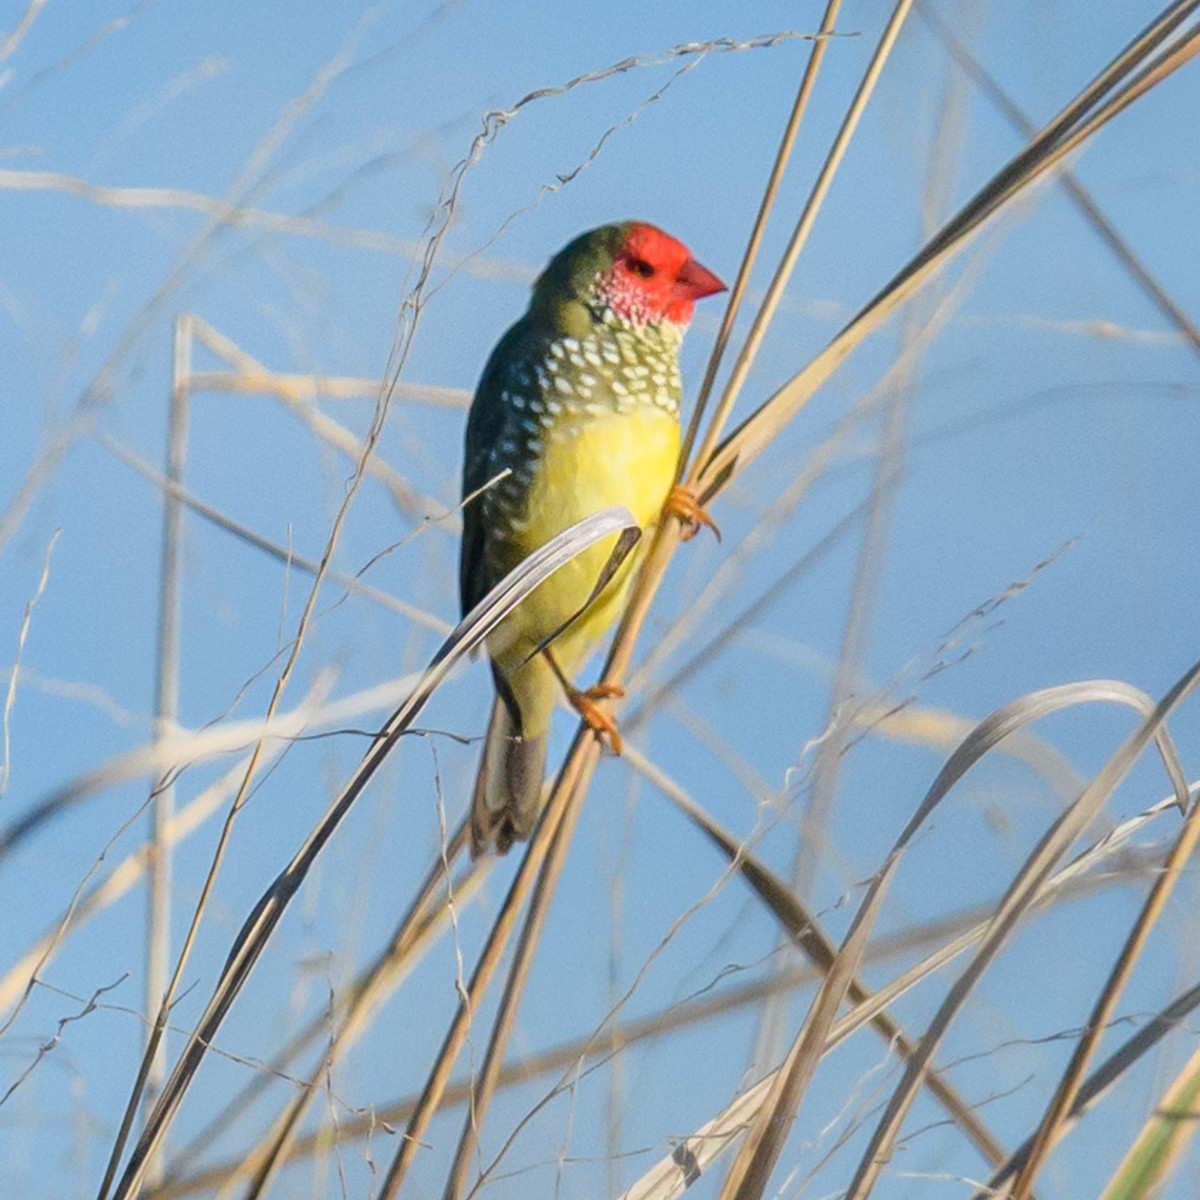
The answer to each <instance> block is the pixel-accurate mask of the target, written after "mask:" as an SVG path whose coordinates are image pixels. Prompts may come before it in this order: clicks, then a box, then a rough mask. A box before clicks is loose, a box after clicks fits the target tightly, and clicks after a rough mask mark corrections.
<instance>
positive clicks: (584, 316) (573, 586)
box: [459, 220, 725, 857]
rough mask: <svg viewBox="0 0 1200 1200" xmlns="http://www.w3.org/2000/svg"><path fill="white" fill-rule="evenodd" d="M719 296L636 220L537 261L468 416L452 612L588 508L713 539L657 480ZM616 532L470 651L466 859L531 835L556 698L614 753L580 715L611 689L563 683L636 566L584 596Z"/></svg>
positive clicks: (663, 477) (669, 460) (707, 278)
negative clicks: (474, 758) (482, 725)
mask: <svg viewBox="0 0 1200 1200" xmlns="http://www.w3.org/2000/svg"><path fill="white" fill-rule="evenodd" d="M724 290H725V285H724V284H723V283H722V282H721V280H720V279H719V278H718V277H717V276H716V275H714V274H713V272H712V271H710V270H709V269H708V268H707V267H705V266H702V265H701V264H700V263H699V262H697V261H696V259H695V258H694V257H693V256H692V253H691V251H690V250H689V249H688V248H687V246H685V245H684V244H683V243H682V242H680V241H678V240H677V239H676V238H674V237H672V236H671V235H670V234H668V233H665V232H663V230H661V229H659V228H658V227H657V226H655V225H652V224H650V223H648V222H646V221H637V220H631V221H623V222H619V223H616V224H610V225H604V226H601V227H600V228H598V229H592V230H590V231H588V232H587V233H583V234H581V235H580V236H578V237H576V238H575V239H574V240H573V241H571V242H570V243H569V244H568V245H566V246H565V247H564V248H563V249H562V250H560V251H559V252H558V253H557V254H556V255H555V256H554V257H553V258H552V259H551V260H550V263H549V265H548V266H547V267H546V268H545V270H544V271H543V272H542V273H541V275H540V276H539V277H538V278H537V280H536V281H535V283H534V284H533V292H532V297H531V299H530V302H529V307H528V309H527V311H526V312H525V314H524V315H523V316H522V317H521V318H520V319H519V320H518V321H517V322H516V323H515V324H514V325H513V326H512V327H511V328H510V329H509V330H508V332H507V333H505V334H504V335H503V337H501V339H500V340H499V342H498V343H497V344H496V346H495V348H494V349H493V351H492V353H491V355H490V357H489V359H488V361H487V364H486V366H485V367H484V370H483V374H482V376H481V377H480V381H479V385H478V387H477V389H476V391H475V395H474V399H473V401H472V403H471V409H470V413H469V415H468V418H467V428H466V438H465V446H464V456H463V476H462V495H463V535H462V547H461V557H460V563H459V590H460V599H461V602H462V611H463V614H464V615H465V614H466V613H468V612H469V611H470V610H471V609H472V608H473V607H474V606H475V604H476V603H477V602H478V601H479V600H480V599H482V598H483V596H485V595H486V594H487V592H488V591H489V590H490V589H491V588H492V587H493V586H494V585H495V584H496V583H498V582H499V581H500V580H501V579H502V578H503V577H504V576H505V575H506V574H507V573H508V572H509V571H511V570H512V569H513V568H514V567H515V566H516V565H517V564H518V563H520V562H521V560H522V559H524V558H525V557H526V556H527V555H529V554H530V553H532V552H533V551H534V550H536V549H537V548H538V547H539V546H541V545H543V544H544V543H545V542H547V541H548V540H549V539H550V538H552V537H554V536H555V535H556V534H558V533H560V532H562V531H563V530H564V529H567V528H568V527H569V526H571V525H573V524H574V523H575V522H577V521H580V520H582V519H583V518H585V517H587V516H590V515H591V514H593V513H595V512H598V511H600V510H601V509H604V508H608V507H610V506H613V505H624V506H625V507H626V508H627V509H628V510H629V511H630V512H631V513H632V514H633V517H634V519H635V520H636V521H637V523H638V525H639V526H640V527H641V528H642V530H643V533H645V532H647V531H648V530H650V529H652V528H653V527H654V525H655V523H656V522H657V520H658V518H659V516H660V514H661V512H662V511H663V508H664V504H668V502H669V507H670V510H671V511H674V512H676V513H677V514H678V515H679V516H680V518H681V520H683V521H684V522H685V524H686V525H687V527H688V528H689V530H690V531H693V532H694V531H695V529H697V528H699V526H700V525H701V524H705V525H712V526H713V528H714V530H715V528H716V527H715V525H713V522H712V520H711V518H709V517H708V514H707V513H706V512H705V511H704V510H703V509H702V508H701V507H700V506H699V505H698V504H697V503H696V500H695V497H694V495H693V494H692V493H690V492H689V491H688V490H687V489H686V488H683V487H681V486H674V487H673V485H674V483H675V473H676V466H677V459H678V455H679V446H680V421H679V408H680V402H681V399H682V383H681V379H680V371H679V347H680V343H681V341H682V339H683V334H684V332H685V330H686V329H687V326H688V324H689V322H690V321H691V318H692V313H693V307H694V305H695V303H696V301H697V300H699V299H702V298H703V297H705V296H711V295H713V294H715V293H717V292H722V291H724ZM616 537H617V535H615V534H614V535H612V536H610V537H608V538H606V539H604V540H603V541H601V542H599V543H597V544H596V545H595V546H592V547H590V548H589V549H588V550H586V551H584V552H583V553H582V554H580V555H578V556H577V557H575V558H574V559H572V560H571V561H570V562H568V563H567V564H566V565H564V566H563V567H560V568H559V570H558V571H556V572H555V573H554V574H553V575H552V576H550V577H549V578H548V579H547V580H545V581H544V582H543V583H541V584H540V585H539V586H538V587H537V588H536V589H535V590H534V591H533V592H532V593H531V594H530V595H529V596H527V597H526V598H525V599H524V600H523V601H522V602H521V603H520V604H519V605H518V606H517V607H516V608H515V609H514V610H513V612H512V613H510V614H509V615H507V616H506V617H505V618H504V620H503V621H502V622H501V623H500V624H499V625H498V626H497V627H496V629H495V630H493V631H492V633H491V634H490V635H489V636H488V638H487V654H488V657H489V659H490V662H491V670H492V678H493V681H494V684H495V697H494V700H493V705H492V713H491V718H490V720H489V722H488V728H487V734H486V737H485V739H484V749H483V755H482V758H481V761H480V766H479V771H478V776H477V779H476V783H475V789H474V795H473V799H472V813H471V845H472V854H473V855H474V856H476V857H478V856H479V855H480V854H483V853H486V852H488V851H489V850H494V851H495V852H497V853H501V854H503V853H505V852H507V850H508V849H509V848H510V847H511V846H512V844H513V842H515V841H523V840H525V839H527V838H528V837H529V835H530V833H531V832H532V829H533V827H534V825H535V823H536V821H537V818H538V816H539V814H540V811H541V798H542V783H543V777H544V774H545V762H546V745H547V740H548V736H549V728H550V719H551V714H552V712H553V710H554V708H555V705H556V702H557V700H558V698H559V695H560V693H561V694H562V695H563V696H564V697H565V698H566V700H567V701H568V702H569V703H570V704H571V705H572V706H573V707H574V708H575V709H576V710H577V711H578V712H579V713H580V714H581V715H582V716H583V718H584V719H585V720H586V721H587V723H588V724H589V725H590V726H591V727H592V728H593V729H594V730H596V731H597V733H598V734H599V735H602V736H604V737H606V738H607V740H608V742H609V744H610V746H611V747H612V748H613V749H614V750H615V751H617V752H618V753H619V752H620V749H621V742H620V735H619V733H618V731H617V728H616V725H615V723H614V722H613V720H612V718H611V717H610V716H608V715H607V713H606V712H605V711H604V710H603V709H602V708H601V707H600V706H599V705H598V704H597V701H599V700H603V699H606V698H608V697H612V696H615V695H620V694H621V692H620V689H619V688H616V687H614V686H612V685H600V686H597V687H593V688H589V689H580V688H577V687H576V686H575V684H574V683H573V682H572V679H573V677H574V675H575V674H576V672H577V671H578V670H579V669H580V667H581V666H582V665H583V663H584V661H585V660H586V659H587V657H588V655H589V654H590V653H591V651H592V650H593V649H594V648H595V645H596V643H597V642H598V641H599V640H600V639H601V638H602V637H603V635H604V634H605V632H606V631H607V630H608V628H609V627H610V625H611V624H612V623H613V621H614V620H615V619H616V616H617V615H618V613H619V612H620V609H621V602H622V600H623V599H624V596H625V594H626V591H627V590H628V586H629V583H630V580H631V578H632V575H633V571H634V568H635V565H636V563H635V560H636V559H637V554H636V553H634V554H631V555H629V557H628V558H626V559H625V561H624V562H623V563H622V564H621V565H620V567H619V568H618V569H617V571H616V573H615V574H614V575H613V576H612V578H611V579H610V580H609V581H608V582H607V583H606V584H605V586H604V588H603V590H602V591H600V593H599V595H597V596H596V597H595V598H592V593H593V591H594V590H595V588H596V585H597V582H598V580H599V579H600V578H601V575H602V572H603V570H604V568H605V565H606V564H607V562H608V560H609V556H610V554H611V552H612V549H613V546H614V545H615V542H616ZM646 543H647V539H646V538H645V537H643V538H642V540H641V542H640V546H639V549H641V548H643V547H645V545H646ZM556 631H557V632H556ZM547 639H550V641H549V644H546V643H547Z"/></svg>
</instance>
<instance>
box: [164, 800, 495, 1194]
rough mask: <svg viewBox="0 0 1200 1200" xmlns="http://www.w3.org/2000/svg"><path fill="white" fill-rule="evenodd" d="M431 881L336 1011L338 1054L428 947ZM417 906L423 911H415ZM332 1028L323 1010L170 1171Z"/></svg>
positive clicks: (466, 888) (470, 874)
mask: <svg viewBox="0 0 1200 1200" xmlns="http://www.w3.org/2000/svg"><path fill="white" fill-rule="evenodd" d="M465 829H466V823H465V822H464V823H463V824H461V825H460V827H459V829H458V830H457V831H456V832H455V834H454V835H453V836H452V838H451V840H450V841H449V843H448V844H447V849H446V857H447V859H448V860H450V861H452V860H453V859H454V858H456V857H457V854H458V846H457V843H458V840H459V839H460V838H461V837H462V836H463V831H464V830H465ZM442 870H443V865H442V858H441V856H440V855H439V857H438V861H437V862H436V863H435V864H434V865H433V867H432V868H431V871H430V875H433V874H434V873H435V872H436V873H437V874H438V876H439V877H440V875H441V872H442ZM428 879H429V876H427V877H426V881H425V884H423V885H422V887H421V888H420V889H419V891H418V896H417V898H416V899H414V901H413V903H412V904H410V906H409V908H408V910H407V911H406V912H405V914H404V916H403V917H402V918H401V920H400V922H399V924H398V925H397V926H396V928H395V930H394V931H393V933H392V936H391V937H390V938H389V939H388V943H387V945H386V946H385V947H384V948H383V950H381V951H380V953H379V954H378V955H376V957H375V959H374V961H373V962H371V963H370V964H368V965H367V967H365V968H364V969H363V970H362V971H361V972H360V973H359V974H358V975H357V976H356V978H355V979H354V980H353V981H352V982H351V984H350V986H349V988H348V989H346V991H345V993H344V994H343V996H342V997H341V999H340V1001H339V1004H338V1007H337V1009H336V1011H335V1014H334V1017H335V1019H336V1020H337V1021H338V1022H339V1025H338V1032H337V1034H336V1037H335V1042H336V1043H337V1044H338V1045H339V1047H340V1048H339V1050H338V1053H339V1054H340V1053H344V1049H345V1047H344V1046H342V1045H341V1043H342V1040H343V1039H344V1038H345V1037H346V1030H347V1025H348V1024H349V1023H350V1022H352V1020H354V1019H355V1018H358V1019H361V1016H362V1014H363V1013H364V1011H365V1010H373V1009H374V1008H376V1007H378V1005H379V1004H380V1003H382V1001H383V999H384V998H385V996H386V995H387V994H390V993H391V991H392V990H394V988H395V986H396V985H397V984H398V982H399V981H400V979H402V978H403V976H404V974H406V970H404V969H405V968H408V967H410V966H411V965H412V961H413V958H414V957H415V955H416V954H417V952H418V951H420V950H422V949H423V948H424V945H425V942H426V939H427V938H428V936H429V935H430V934H432V933H433V932H435V928H434V926H435V923H436V922H438V921H440V920H441V918H442V917H443V916H444V915H445V914H446V912H447V909H446V907H444V906H442V907H438V908H435V909H434V910H433V911H432V912H430V911H429V910H428V907H427V906H423V905H421V896H422V893H424V891H425V890H426V886H427V884H428ZM473 880H474V881H476V882H477V881H478V877H477V876H476V873H475V871H474V869H473V868H471V869H468V871H467V873H466V874H465V875H463V876H462V877H460V879H459V880H458V881H457V882H456V883H455V884H454V885H453V888H454V894H455V896H456V898H461V897H462V895H463V893H464V892H466V893H467V894H470V892H471V891H472V890H473V887H474V884H473ZM418 909H419V911H416V910H418ZM328 1028H329V1014H327V1013H321V1014H319V1015H318V1016H316V1017H314V1018H313V1019H312V1020H311V1021H310V1022H309V1023H308V1024H307V1025H306V1026H304V1028H302V1029H301V1030H299V1031H298V1032H297V1033H296V1034H295V1035H294V1036H293V1037H291V1038H290V1039H289V1040H288V1042H287V1043H286V1044H285V1045H284V1046H283V1047H282V1048H281V1049H280V1050H279V1051H278V1052H277V1053H276V1054H275V1055H274V1056H273V1057H272V1058H271V1060H270V1062H269V1063H268V1064H267V1067H266V1069H265V1070H264V1071H261V1072H256V1073H255V1074H254V1076H253V1077H252V1078H251V1080H250V1082H249V1083H247V1085H246V1086H245V1087H244V1088H243V1089H242V1090H241V1091H240V1092H239V1093H238V1094H237V1095H236V1096H234V1097H233V1098H232V1099H231V1100H230V1101H229V1102H228V1103H226V1104H225V1105H224V1106H223V1107H222V1109H221V1111H220V1112H219V1113H218V1114H217V1115H216V1116H215V1117H214V1118H213V1119H212V1120H211V1121H210V1122H209V1123H208V1124H207V1125H205V1126H204V1127H203V1128H202V1129H201V1130H200V1131H199V1132H198V1133H197V1134H196V1135H195V1136H194V1137H193V1138H192V1139H191V1141H190V1142H189V1143H188V1144H187V1145H186V1146H184V1147H183V1148H182V1149H180V1150H178V1151H176V1153H175V1154H174V1155H173V1156H172V1158H171V1164H170V1165H171V1174H172V1175H173V1176H177V1175H179V1173H180V1172H181V1171H183V1170H185V1169H186V1168H187V1167H188V1166H189V1165H190V1164H191V1163H193V1162H194V1161H195V1160H196V1159H197V1158H199V1157H200V1156H201V1155H203V1154H204V1153H205V1151H207V1150H208V1149H209V1147H210V1146H212V1145H214V1144H215V1143H216V1142H217V1140H218V1139H219V1138H220V1137H221V1135H222V1134H223V1133H225V1132H226V1131H227V1130H228V1129H229V1127H230V1126H231V1125H233V1124H234V1123H235V1122H237V1121H238V1120H240V1119H241V1117H242V1116H243V1115H244V1114H245V1112H246V1110H247V1109H249V1107H250V1106H251V1105H252V1104H254V1103H255V1102H256V1101H257V1100H258V1099H259V1098H260V1097H261V1096H262V1094H263V1092H264V1091H265V1090H266V1089H267V1088H268V1087H270V1086H271V1084H273V1083H275V1082H276V1081H277V1080H278V1079H280V1078H282V1077H285V1076H286V1075H287V1072H288V1070H289V1068H290V1065H291V1063H292V1062H293V1061H294V1060H295V1059H296V1058H297V1057H298V1056H299V1055H300V1054H302V1053H303V1052H304V1051H305V1050H306V1049H307V1048H308V1047H309V1046H311V1045H312V1044H313V1042H315V1041H316V1040H317V1039H318V1038H319V1037H321V1036H322V1035H323V1034H327V1032H328ZM306 1086H309V1087H311V1086H312V1081H311V1080H309V1081H308V1083H307V1085H306ZM260 1149H261V1144H260ZM264 1152H265V1151H264ZM260 1158H261V1154H260V1153H257V1152H254V1153H251V1154H250V1155H248V1156H245V1157H244V1158H243V1159H242V1160H239V1164H238V1165H239V1166H240V1167H241V1168H243V1169H242V1170H241V1172H240V1173H237V1172H234V1169H233V1168H232V1167H231V1175H232V1174H236V1177H238V1178H242V1177H244V1176H245V1175H248V1174H249V1172H250V1171H251V1170H252V1169H254V1167H255V1166H256V1165H257V1163H258V1162H259V1160H260ZM152 1190H153V1189H152Z"/></svg>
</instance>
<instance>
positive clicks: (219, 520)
mask: <svg viewBox="0 0 1200 1200" xmlns="http://www.w3.org/2000/svg"><path fill="white" fill-rule="evenodd" d="M192 378H193V379H195V378H196V377H195V376H194V375H193V376H192ZM97 441H99V442H100V444H101V445H102V446H104V448H105V449H107V450H111V451H112V453H113V454H115V455H116V456H117V458H119V459H120V460H121V461H122V462H123V463H125V464H127V465H128V466H130V467H132V468H133V469H134V470H135V471H136V472H137V473H138V474H139V475H141V476H142V477H143V478H144V479H146V480H148V481H149V482H150V483H152V484H153V485H154V486H155V487H156V488H158V489H159V490H160V491H161V492H162V493H163V494H164V495H170V496H172V497H174V498H175V499H176V500H178V502H179V503H180V504H181V505H183V507H184V508H188V509H190V510H191V511H192V512H194V513H195V514H196V515H197V516H198V517H201V518H203V519H204V520H205V521H208V522H209V524H211V525H213V526H215V527H216V528H217V529H220V530H221V531H222V532H224V533H228V534H230V535H231V536H232V537H235V538H237V539H238V541H241V542H245V543H246V545H248V546H253V547H254V549H255V550H259V551H261V552H262V553H263V554H266V555H267V556H268V557H269V558H273V559H274V560H275V561H276V562H277V563H281V564H282V565H284V566H286V567H287V568H288V569H289V570H295V571H299V572H300V573H301V574H302V575H310V576H315V575H316V573H317V572H318V571H319V570H320V569H321V564H320V563H319V562H318V561H317V560H316V559H315V558H308V557H306V556H305V555H303V554H299V553H297V552H296V550H294V549H292V548H290V547H288V546H284V545H282V544H281V543H279V542H276V541H272V540H271V539H270V538H268V537H264V536H263V535H262V534H261V533H257V532H255V531H254V530H253V529H251V528H250V527H249V526H247V525H243V524H242V523H241V522H240V521H235V520H234V519H233V518H232V517H231V516H230V515H229V514H228V513H225V512H222V511H221V510H220V509H219V508H215V507H214V506H213V505H211V504H207V503H206V502H205V501H203V500H201V499H200V498H199V496H197V495H195V493H193V492H190V491H188V490H187V488H183V487H179V486H177V485H176V484H173V483H171V482H170V481H169V480H168V479H167V478H166V477H165V476H164V475H163V474H162V473H161V472H159V471H156V470H155V469H154V468H153V467H152V466H150V464H149V463H148V462H146V460H145V459H143V458H142V457H140V456H139V455H137V454H134V453H133V451H132V450H130V449H129V448H128V447H126V446H123V445H122V444H121V443H120V442H118V441H117V439H116V438H114V437H112V436H110V435H109V434H106V433H101V434H97ZM453 515H454V516H457V514H456V513H455V514H453ZM446 519H447V520H448V519H449V516H447V517H446ZM440 523H442V522H441V519H440V517H435V518H434V519H429V518H428V516H427V518H426V520H425V522H424V524H425V525H426V526H429V525H437V524H440ZM325 577H326V578H327V579H329V580H332V581H333V582H334V583H336V584H337V585H338V586H339V587H342V588H345V590H346V591H348V592H352V593H353V594H354V595H356V596H361V597H362V598H363V599H364V600H370V601H371V602H372V603H374V604H378V605H379V606H380V607H381V608H386V609H388V610H389V611H391V612H395V613H399V614H400V615H401V616H402V617H407V618H408V619H409V620H410V621H413V622H415V623H416V624H418V625H422V626H424V627H425V628H426V629H431V630H432V631H433V632H434V633H436V634H438V635H439V636H440V637H445V636H446V635H447V634H448V633H450V631H451V630H452V629H453V628H454V626H453V625H451V624H449V622H447V621H444V620H442V618H441V617H438V616H435V615H434V614H433V613H431V612H426V611H425V609H423V608H419V607H418V606H417V605H415V604H409V603H408V602H407V601H405V600H401V599H399V597H397V596H393V595H392V594H391V593H390V592H385V591H384V590H383V589H382V588H377V587H372V586H371V584H369V583H364V582H363V581H362V579H360V578H359V577H358V576H357V575H347V574H346V573H345V572H344V571H337V570H333V569H332V568H331V569H330V570H328V571H327V572H326V573H325Z"/></svg>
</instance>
